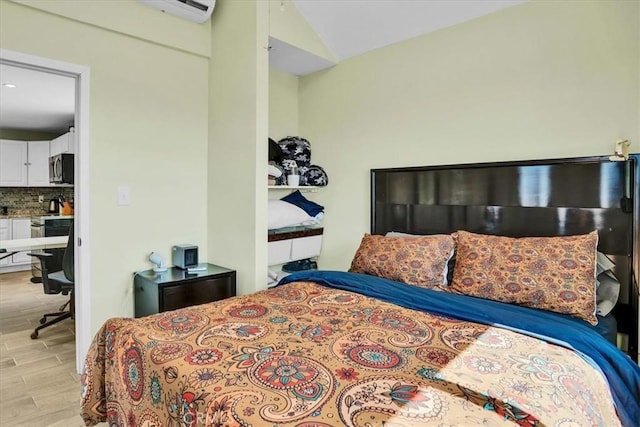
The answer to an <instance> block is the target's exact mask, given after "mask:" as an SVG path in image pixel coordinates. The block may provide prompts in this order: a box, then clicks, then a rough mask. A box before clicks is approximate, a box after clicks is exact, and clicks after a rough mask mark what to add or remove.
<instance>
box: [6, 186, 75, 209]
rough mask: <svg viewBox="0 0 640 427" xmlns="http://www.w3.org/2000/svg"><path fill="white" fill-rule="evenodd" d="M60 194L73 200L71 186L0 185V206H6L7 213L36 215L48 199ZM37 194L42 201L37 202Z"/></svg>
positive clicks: (46, 203) (47, 203) (46, 205)
mask: <svg viewBox="0 0 640 427" xmlns="http://www.w3.org/2000/svg"><path fill="white" fill-rule="evenodd" d="M61 194H62V196H63V197H64V198H65V199H66V200H68V201H73V187H0V206H7V208H8V214H9V215H15V214H18V213H20V214H27V215H37V214H38V213H41V212H44V211H45V210H46V208H47V207H48V206H49V200H51V199H55V198H57V197H58V196H59V195H61ZM39 196H42V197H43V198H44V203H39V202H38V197H39ZM0 214H1V211H0Z"/></svg>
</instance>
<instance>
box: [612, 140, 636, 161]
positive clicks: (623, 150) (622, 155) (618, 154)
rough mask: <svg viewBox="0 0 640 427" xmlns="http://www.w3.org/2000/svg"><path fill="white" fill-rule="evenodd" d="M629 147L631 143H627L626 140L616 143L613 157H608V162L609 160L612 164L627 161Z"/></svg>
mask: <svg viewBox="0 0 640 427" xmlns="http://www.w3.org/2000/svg"><path fill="white" fill-rule="evenodd" d="M630 145H631V141H629V140H628V139H625V140H619V141H617V142H616V148H615V151H614V153H613V156H610V157H609V160H611V161H612V162H624V161H626V160H629V146H630Z"/></svg>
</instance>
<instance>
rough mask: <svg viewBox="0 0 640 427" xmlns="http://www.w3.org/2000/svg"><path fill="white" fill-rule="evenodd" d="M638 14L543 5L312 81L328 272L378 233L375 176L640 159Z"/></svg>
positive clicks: (307, 133)
mask: <svg viewBox="0 0 640 427" xmlns="http://www.w3.org/2000/svg"><path fill="white" fill-rule="evenodd" d="M639 13H640V12H639V3H638V2H625V1H607V2H603V1H595V2H593V1H581V2H542V1H532V2H527V3H524V4H522V5H518V6H514V7H511V8H507V9H505V10H502V11H500V12H497V13H495V14H491V15H487V16H484V17H481V18H479V19H476V20H473V21H470V22H467V23H464V24H460V25H457V26H455V27H451V28H448V29H444V30H441V31H438V32H436V33H433V34H431V35H426V36H423V37H419V38H415V39H412V40H409V41H406V42H403V43H399V44H396V45H393V46H390V47H387V48H383V49H379V50H377V51H374V52H371V53H369V54H365V55H362V56H360V57H356V58H353V59H351V60H348V61H344V62H341V63H339V64H338V65H336V66H335V67H333V68H331V69H329V70H325V71H320V72H317V73H314V74H312V75H309V76H305V77H301V78H300V93H299V105H300V111H299V130H300V134H301V135H303V136H304V137H306V138H308V139H309V140H310V141H311V143H312V146H313V152H312V156H313V162H314V163H317V164H319V165H321V166H323V167H324V169H325V170H326V172H327V174H328V176H329V186H328V187H326V188H325V189H323V190H321V191H320V192H318V194H317V195H316V196H314V200H316V201H317V202H318V203H321V204H323V205H324V206H325V207H326V208H327V212H326V216H325V220H324V224H325V232H324V241H323V255H322V256H321V257H320V265H321V267H322V268H328V269H340V270H344V269H347V268H348V267H349V265H350V262H351V259H352V258H353V254H354V253H355V250H356V248H357V246H358V244H359V242H360V239H361V237H362V235H363V233H365V232H368V231H369V230H370V226H369V222H370V218H369V215H370V213H369V212H370V207H369V200H370V194H369V192H370V185H369V170H370V169H371V168H379V167H398V166H412V165H435V164H458V163H473V162H489V161H501V160H517V159H544V158H562V157H574V156H589V155H602V154H609V153H611V152H612V151H613V147H614V143H615V141H616V140H617V139H620V138H629V139H631V140H632V141H634V146H635V150H636V151H637V150H638V148H639V145H640V140H639V136H640V132H639V125H640V122H639V99H640V98H639V92H640V83H639V76H640V70H639V68H638V66H639V62H640V61H639V60H640V56H639V52H640V49H639V48H640V46H639V40H640V34H639V24H638V23H639Z"/></svg>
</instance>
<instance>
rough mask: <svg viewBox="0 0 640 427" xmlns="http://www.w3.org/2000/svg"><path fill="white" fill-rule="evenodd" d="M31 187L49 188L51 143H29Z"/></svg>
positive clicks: (29, 179) (29, 181)
mask: <svg viewBox="0 0 640 427" xmlns="http://www.w3.org/2000/svg"><path fill="white" fill-rule="evenodd" d="M28 146H29V147H28V149H27V151H28V153H29V156H28V158H29V171H28V180H27V181H28V186H29V187H49V186H50V185H51V184H50V183H49V141H29V142H28Z"/></svg>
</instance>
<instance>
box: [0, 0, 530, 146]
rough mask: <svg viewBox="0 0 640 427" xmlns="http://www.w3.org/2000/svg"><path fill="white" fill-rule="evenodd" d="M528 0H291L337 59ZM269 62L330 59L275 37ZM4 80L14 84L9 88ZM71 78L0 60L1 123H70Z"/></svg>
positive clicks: (283, 64)
mask: <svg viewBox="0 0 640 427" xmlns="http://www.w3.org/2000/svg"><path fill="white" fill-rule="evenodd" d="M525 1H527V0H293V3H294V5H295V6H296V7H297V8H298V10H299V11H300V13H301V14H302V16H303V17H304V18H305V19H306V20H307V22H308V23H309V25H310V26H311V28H312V29H314V31H316V33H317V34H318V36H319V37H320V39H321V40H322V41H323V42H324V43H325V45H326V46H327V48H328V49H329V50H330V51H331V52H332V53H333V54H334V55H335V57H336V58H337V59H338V61H342V60H345V59H348V58H351V57H353V56H357V55H361V54H363V53H366V52H369V51H371V50H374V49H378V48H381V47H384V46H388V45H391V44H393V43H397V42H399V41H403V40H407V39H409V38H413V37H416V36H419V35H423V34H427V33H430V32H433V31H436V30H439V29H442V28H445V27H449V26H452V25H455V24H459V23H462V22H464V21H468V20H470V19H474V18H477V17H480V16H482V15H486V14H489V13H492V12H495V11H497V10H500V9H503V8H506V7H509V6H513V5H516V4H520V3H524V2H525ZM271 44H272V45H274V49H273V50H272V52H271V58H270V62H271V64H272V65H273V66H275V68H277V69H282V70H288V71H290V72H291V73H293V74H296V75H304V74H308V73H311V72H314V71H317V70H320V69H323V68H327V67H330V66H332V65H333V64H332V63H330V62H329V61H326V60H324V59H322V58H318V57H317V56H314V55H311V54H308V53H307V52H305V51H303V50H301V49H297V48H295V47H294V46H290V45H287V44H286V43H282V42H279V41H277V40H273V39H272V40H271ZM4 83H13V84H15V85H16V88H13V89H9V88H7V87H5V86H3V85H4ZM74 105H75V79H73V78H71V77H68V76H60V75H56V74H52V73H47V72H42V71H35V70H30V69H25V68H19V67H15V66H11V65H6V64H0V128H4V129H28V130H32V131H43V132H51V133H60V134H61V133H64V132H66V130H67V129H68V127H69V126H71V125H73V117H74Z"/></svg>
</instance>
